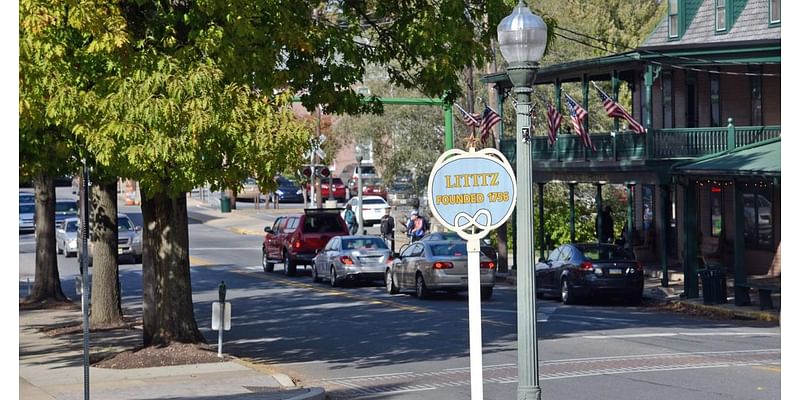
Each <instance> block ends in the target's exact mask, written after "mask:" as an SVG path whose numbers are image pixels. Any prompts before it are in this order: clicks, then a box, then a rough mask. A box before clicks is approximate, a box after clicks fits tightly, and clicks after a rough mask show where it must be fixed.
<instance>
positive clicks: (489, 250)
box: [420, 231, 497, 263]
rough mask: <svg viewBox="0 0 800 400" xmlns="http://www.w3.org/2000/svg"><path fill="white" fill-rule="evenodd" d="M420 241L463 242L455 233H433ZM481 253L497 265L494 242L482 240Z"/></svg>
mask: <svg viewBox="0 0 800 400" xmlns="http://www.w3.org/2000/svg"><path fill="white" fill-rule="evenodd" d="M420 240H461V241H463V240H464V239H462V238H461V236H458V234H457V233H455V232H449V231H448V232H431V233H429V234H427V235H425V236H423V237H422V239H420ZM481 253H483V255H485V256H486V257H489V259H491V260H492V261H494V262H495V263H497V250H496V249H495V248H494V247H492V242H491V241H489V239H486V238H484V239H482V240H481Z"/></svg>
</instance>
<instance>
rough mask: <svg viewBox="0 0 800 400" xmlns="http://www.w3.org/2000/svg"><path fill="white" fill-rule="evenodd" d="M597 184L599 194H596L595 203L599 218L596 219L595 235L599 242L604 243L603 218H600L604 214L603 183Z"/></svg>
mask: <svg viewBox="0 0 800 400" xmlns="http://www.w3.org/2000/svg"><path fill="white" fill-rule="evenodd" d="M595 186H597V194H596V195H595V196H594V203H595V205H596V206H597V218H596V219H595V221H596V231H595V235H596V236H597V243H603V241H602V236H603V235H602V232H603V219H602V218H600V216H601V215H603V184H602V183H595Z"/></svg>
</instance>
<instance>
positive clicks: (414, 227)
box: [408, 211, 427, 242]
mask: <svg viewBox="0 0 800 400" xmlns="http://www.w3.org/2000/svg"><path fill="white" fill-rule="evenodd" d="M426 225H427V224H426V222H425V218H424V217H423V216H421V215H419V213H418V212H417V211H412V212H411V228H410V230H409V232H408V233H409V236H411V241H412V242H416V241H417V240H420V239H422V237H423V236H425V232H426V231H427V229H426V228H427V226H426Z"/></svg>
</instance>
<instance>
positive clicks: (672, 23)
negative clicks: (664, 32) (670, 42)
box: [668, 0, 678, 38]
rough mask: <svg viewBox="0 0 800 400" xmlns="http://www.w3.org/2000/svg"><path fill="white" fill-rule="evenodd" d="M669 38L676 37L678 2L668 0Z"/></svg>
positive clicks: (676, 0)
mask: <svg viewBox="0 0 800 400" xmlns="http://www.w3.org/2000/svg"><path fill="white" fill-rule="evenodd" d="M668 15H669V37H670V38H677V37H678V0H669V11H668Z"/></svg>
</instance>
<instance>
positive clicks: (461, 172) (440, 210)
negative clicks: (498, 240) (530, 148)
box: [428, 148, 517, 400]
mask: <svg viewBox="0 0 800 400" xmlns="http://www.w3.org/2000/svg"><path fill="white" fill-rule="evenodd" d="M516 203H517V182H516V179H515V178H514V171H513V170H512V169H511V164H509V162H508V160H507V159H506V158H505V156H503V154H502V153H500V152H499V151H497V150H495V149H491V148H487V149H482V150H480V151H475V149H474V148H470V149H469V151H464V150H459V149H453V150H448V151H446V152H445V153H444V154H442V155H441V156H440V157H439V159H438V160H437V161H436V164H434V166H433V169H432V170H431V174H430V178H429V179H428V205H429V206H430V209H431V212H432V213H433V216H434V218H436V219H437V220H438V221H439V222H440V223H441V224H442V225H444V226H445V227H446V228H448V229H450V230H452V231H455V232H456V233H458V235H459V236H460V237H461V238H463V239H464V240H466V241H467V271H468V275H467V286H468V294H469V354H470V357H469V360H470V388H471V398H472V399H473V400H483V345H482V343H481V291H480V289H481V270H480V240H481V239H482V238H484V237H485V236H486V235H488V234H489V232H491V231H492V230H494V229H496V228H497V227H499V226H500V225H502V224H503V223H504V222H505V221H506V220H508V218H509V217H511V213H512V212H513V211H514V206H515V205H516Z"/></svg>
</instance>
